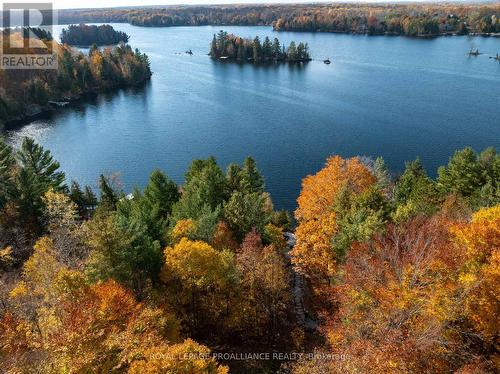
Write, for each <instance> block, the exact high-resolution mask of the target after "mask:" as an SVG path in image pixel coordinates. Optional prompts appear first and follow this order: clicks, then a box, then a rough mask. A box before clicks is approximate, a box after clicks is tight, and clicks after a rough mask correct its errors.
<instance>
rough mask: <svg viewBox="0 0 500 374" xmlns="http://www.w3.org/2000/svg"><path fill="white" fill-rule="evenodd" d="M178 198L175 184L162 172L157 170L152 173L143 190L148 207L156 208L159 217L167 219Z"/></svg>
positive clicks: (177, 189)
mask: <svg viewBox="0 0 500 374" xmlns="http://www.w3.org/2000/svg"><path fill="white" fill-rule="evenodd" d="M179 197H180V193H179V188H178V187H177V184H175V183H174V182H173V181H172V180H170V179H169V178H168V177H167V176H166V175H165V174H164V173H163V172H162V171H160V170H158V169H157V170H155V171H153V173H152V174H151V176H150V177H149V183H148V185H147V186H146V188H145V190H144V198H145V199H146V200H147V201H148V203H149V204H150V205H152V206H156V207H157V209H158V213H159V215H160V217H162V218H167V217H168V216H169V215H170V213H171V212H172V206H173V205H174V203H175V202H177V201H178V200H179Z"/></svg>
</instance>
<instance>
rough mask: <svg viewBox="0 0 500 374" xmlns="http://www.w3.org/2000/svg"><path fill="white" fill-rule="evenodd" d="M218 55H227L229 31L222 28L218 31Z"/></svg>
mask: <svg viewBox="0 0 500 374" xmlns="http://www.w3.org/2000/svg"><path fill="white" fill-rule="evenodd" d="M216 41H217V56H225V55H226V44H227V32H225V31H224V30H220V31H219V32H218V33H217V38H216Z"/></svg>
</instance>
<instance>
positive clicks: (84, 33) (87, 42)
mask: <svg viewBox="0 0 500 374" xmlns="http://www.w3.org/2000/svg"><path fill="white" fill-rule="evenodd" d="M129 39H130V37H129V36H128V35H127V34H126V33H124V32H123V31H116V30H115V29H114V28H113V26H111V25H100V26H96V25H85V24H83V23H81V24H79V25H69V26H68V28H67V29H63V30H62V32H61V43H63V44H68V45H75V46H91V45H92V44H95V45H98V46H101V45H115V44H119V43H127V42H128V40H129Z"/></svg>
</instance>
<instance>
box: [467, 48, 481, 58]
mask: <svg viewBox="0 0 500 374" xmlns="http://www.w3.org/2000/svg"><path fill="white" fill-rule="evenodd" d="M480 54H481V53H479V49H477V48H476V49H474V48H471V49H470V51H469V53H468V55H469V56H479V55H480Z"/></svg>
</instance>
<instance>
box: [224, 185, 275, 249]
mask: <svg viewBox="0 0 500 374" xmlns="http://www.w3.org/2000/svg"><path fill="white" fill-rule="evenodd" d="M266 206H267V197H266V194H262V193H248V194H246V193H242V192H235V193H233V194H232V195H231V198H230V199H229V201H228V202H227V203H226V204H225V205H224V218H225V221H226V222H227V224H228V225H229V227H230V228H231V229H232V230H233V231H234V232H235V233H236V235H237V236H238V238H239V239H242V238H243V237H244V236H245V234H246V233H248V232H250V230H252V228H255V229H256V230H257V231H258V232H259V233H263V232H264V226H265V225H266V224H267V223H268V222H269V220H270V218H271V217H270V214H271V211H269V210H268V209H267V208H266Z"/></svg>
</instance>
